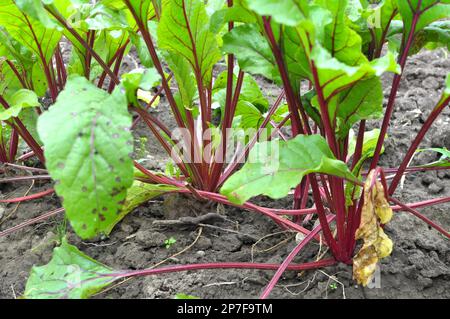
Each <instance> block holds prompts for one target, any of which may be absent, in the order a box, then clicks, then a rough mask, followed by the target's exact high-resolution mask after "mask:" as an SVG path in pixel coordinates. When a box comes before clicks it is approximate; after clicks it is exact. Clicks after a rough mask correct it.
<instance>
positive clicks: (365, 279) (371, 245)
mask: <svg viewBox="0 0 450 319" xmlns="http://www.w3.org/2000/svg"><path fill="white" fill-rule="evenodd" d="M373 175H374V171H371V172H370V173H369V175H368V176H367V180H366V183H365V185H364V205H363V208H362V211H361V223H360V226H359V228H358V229H357V231H356V234H355V238H356V239H362V240H363V241H364V244H363V246H362V248H361V249H360V250H359V252H358V253H357V254H356V255H355V257H353V278H354V279H355V280H356V281H357V282H358V283H359V284H362V285H363V286H367V284H369V282H370V280H371V279H372V276H373V274H374V272H375V269H376V266H377V263H378V261H379V260H380V259H381V258H384V257H387V256H389V255H390V254H391V252H392V246H393V245H392V241H391V240H390V239H389V237H388V236H387V235H386V234H385V233H384V231H383V228H381V226H380V225H381V224H386V223H387V222H389V221H390V220H391V218H392V209H391V208H390V206H389V202H388V201H387V199H386V195H385V193H384V188H383V185H382V184H381V183H380V182H379V181H378V180H377V181H375V183H374V184H373V183H372V181H373Z"/></svg>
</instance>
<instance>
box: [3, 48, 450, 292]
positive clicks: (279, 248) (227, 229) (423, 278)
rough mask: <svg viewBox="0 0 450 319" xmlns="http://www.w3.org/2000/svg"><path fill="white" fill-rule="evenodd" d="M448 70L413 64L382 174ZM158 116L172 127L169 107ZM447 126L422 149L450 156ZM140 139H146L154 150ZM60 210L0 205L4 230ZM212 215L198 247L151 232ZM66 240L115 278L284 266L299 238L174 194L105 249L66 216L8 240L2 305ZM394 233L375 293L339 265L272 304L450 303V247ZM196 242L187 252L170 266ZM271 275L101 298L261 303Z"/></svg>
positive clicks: (314, 248)
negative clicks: (156, 268)
mask: <svg viewBox="0 0 450 319" xmlns="http://www.w3.org/2000/svg"><path fill="white" fill-rule="evenodd" d="M448 70H450V59H448V58H447V52H444V51H436V52H421V53H420V54H418V55H417V56H415V57H414V58H412V59H411V60H410V62H409V63H408V66H407V71H406V73H405V75H404V79H403V84H402V86H401V89H400V91H399V96H398V100H397V104H396V112H395V114H394V117H393V123H392V125H391V127H390V130H389V138H388V140H387V142H386V151H385V153H384V155H383V156H382V162H381V163H382V165H383V167H393V166H395V165H397V164H398V163H399V161H400V159H401V156H400V155H399V154H402V153H405V152H406V150H407V148H408V146H409V144H410V141H411V140H412V138H413V136H414V135H415V134H416V132H417V131H418V130H419V128H420V126H421V124H422V123H423V121H424V119H425V118H426V116H427V114H428V113H429V112H430V110H431V109H432V108H433V106H434V105H435V103H436V101H437V100H438V99H439V96H440V92H441V91H442V88H443V83H444V78H445V76H446V74H447V73H448ZM389 80H390V76H386V79H385V80H384V81H385V84H386V86H385V87H386V89H385V95H386V97H387V95H388V94H389V90H388V89H387V88H388V83H389ZM260 82H261V84H262V85H263V86H264V92H265V93H266V92H269V94H271V97H270V98H271V99H273V97H274V96H276V93H277V89H276V88H275V87H274V86H273V85H271V84H270V83H266V82H263V81H260ZM153 112H154V113H155V115H157V116H158V117H159V118H160V119H161V120H163V121H165V122H166V123H168V124H169V125H171V127H172V128H173V127H174V123H173V121H172V122H171V121H170V118H171V116H170V114H169V112H168V109H167V104H166V103H164V99H162V102H161V104H160V106H159V107H158V108H157V109H155V110H153ZM449 122H450V110H449V109H447V110H445V111H444V113H443V115H442V116H441V117H440V118H439V119H438V120H437V121H436V123H435V125H434V126H433V128H432V130H431V131H430V132H429V134H428V136H427V138H426V139H425V141H424V142H423V144H422V147H431V146H432V147H443V146H445V147H447V148H450V125H448V124H449ZM368 126H369V128H374V127H378V126H379V123H378V122H376V121H373V122H371V123H369V124H368ZM136 132H137V133H136V156H138V157H139V158H143V162H144V164H145V165H146V166H148V167H152V168H154V169H163V167H164V163H165V159H166V156H165V154H164V153H163V152H162V151H161V150H160V148H158V147H157V142H156V140H155V139H154V138H153V137H152V136H150V134H149V133H147V131H146V130H145V127H144V126H142V124H141V125H140V126H138V128H137V129H136ZM143 132H146V133H145V134H144V133H143ZM141 136H147V139H148V140H147V142H145V141H143V140H142V138H141ZM144 144H146V145H145V146H144ZM433 160H436V154H433V153H428V152H424V153H420V154H419V155H418V156H417V157H416V158H415V163H427V162H431V161H433ZM16 173H17V172H15V174H16ZM11 174H13V173H11ZM449 179H450V172H445V171H441V172H428V173H415V174H411V175H408V176H407V178H406V180H405V182H404V186H403V188H402V189H399V190H398V191H397V193H396V194H395V196H396V197H397V198H399V199H401V200H402V201H404V202H415V201H419V200H422V199H429V198H433V197H441V196H450V187H448V185H449ZM49 187H51V185H50V184H49V183H46V182H44V181H40V182H39V181H36V182H35V184H34V185H33V188H32V193H35V192H39V191H43V190H45V189H47V188H49ZM29 188H30V184H29V183H24V182H22V183H14V184H0V191H1V194H0V196H1V197H4V198H13V197H17V196H23V195H24V194H25V193H26V192H27V190H28V189H29ZM181 201H182V202H181ZM255 202H257V203H258V204H260V205H266V206H270V207H290V205H291V199H290V198H286V199H284V200H281V201H276V202H275V201H272V200H269V199H267V198H264V197H260V198H257V199H255ZM59 205H60V203H59V201H58V199H57V198H56V196H52V197H46V198H45V199H43V200H36V201H32V202H26V203H22V204H20V206H19V207H16V206H17V205H16V204H11V205H4V206H1V207H0V223H1V224H0V231H1V230H5V229H7V228H9V227H12V226H14V225H17V224H19V223H21V222H23V221H25V220H28V219H30V218H33V217H36V216H38V215H40V214H41V213H43V212H47V211H50V210H52V209H55V208H57V207H60V206H59ZM421 211H422V212H423V213H424V214H425V215H426V216H427V217H429V218H431V219H432V220H434V221H436V222H437V223H439V224H440V225H442V226H443V227H444V228H446V229H449V228H450V214H449V211H450V204H447V205H445V204H444V205H440V206H435V207H431V208H426V209H422V210H421ZM205 213H219V214H221V215H222V216H224V219H223V220H221V221H219V222H218V221H214V222H212V223H211V224H212V225H213V226H216V228H211V227H203V228H202V233H201V236H200V237H199V238H198V239H197V240H196V238H197V235H198V232H199V229H198V228H196V227H179V226H174V227H164V228H163V227H158V226H155V225H154V224H153V222H154V221H158V220H164V219H167V218H169V217H170V218H176V217H177V216H182V215H186V214H189V215H200V214H205ZM217 227H219V228H220V229H219V228H217ZM66 231H67V233H68V238H69V241H70V242H71V243H73V244H74V245H76V246H77V247H79V248H80V249H81V250H82V251H84V252H85V253H86V254H88V255H89V256H92V257H93V258H95V259H98V260H99V261H101V262H103V263H105V264H107V265H108V266H111V267H114V268H116V269H142V268H148V267H151V266H152V265H155V264H157V263H159V262H160V261H162V260H165V259H167V258H169V259H168V260H167V261H166V262H165V265H169V264H185V263H200V262H202V263H203V262H216V261H236V262H238V261H240V262H250V261H252V260H253V261H256V262H268V263H280V262H282V260H283V258H285V257H286V256H287V254H288V253H289V252H290V251H291V250H292V249H293V247H294V246H295V235H294V234H292V233H286V232H280V231H281V230H280V228H279V227H278V226H277V225H276V224H274V223H273V222H272V221H271V220H269V219H268V218H266V217H263V216H261V215H258V214H256V213H253V212H247V211H242V210H239V209H235V208H230V207H224V206H217V205H211V204H209V203H199V202H197V201H195V200H193V199H192V198H187V199H186V198H185V199H183V198H180V197H179V196H173V195H171V196H166V197H165V198H158V199H155V200H153V201H150V202H149V203H147V204H146V205H144V206H142V207H139V208H138V209H136V210H135V211H134V212H133V213H131V214H129V215H128V216H127V217H126V218H125V219H124V220H123V221H122V222H121V223H120V224H119V225H118V226H117V227H116V229H115V230H114V231H113V233H112V234H111V236H110V237H109V238H107V239H104V240H101V241H95V242H83V241H81V240H80V239H79V238H78V237H77V236H76V235H74V234H73V232H72V230H71V229H70V226H66V225H65V223H64V220H63V218H62V216H57V217H55V218H51V219H49V220H47V221H46V222H44V223H41V224H36V225H33V226H30V227H27V228H25V229H22V230H20V231H17V232H15V233H13V234H11V235H9V236H6V237H2V238H0V298H15V297H18V296H20V295H21V293H22V292H23V291H24V286H25V282H26V279H27V277H28V274H29V271H30V269H31V267H32V266H33V265H42V264H45V263H47V262H48V261H49V260H50V258H51V253H52V249H53V247H55V245H56V244H57V242H58V240H59V239H60V236H61V235H62V234H64V233H65V232H66ZM386 233H387V234H388V236H389V237H390V238H392V240H393V241H394V251H393V253H392V255H391V256H390V257H388V258H386V259H384V260H383V261H382V263H381V266H380V269H379V271H378V272H377V275H376V280H375V283H374V285H373V286H374V287H372V288H362V287H360V286H357V285H356V284H355V282H354V281H353V280H352V272H351V267H350V266H346V265H337V266H333V267H328V268H324V269H321V270H317V271H308V272H304V273H296V272H286V273H285V274H284V276H283V278H282V280H281V281H280V282H279V284H278V285H277V287H276V288H275V289H274V290H273V292H272V294H271V297H273V298H450V242H449V241H448V240H447V239H445V238H444V237H443V236H442V235H440V234H439V233H438V232H437V231H435V230H434V229H431V228H430V227H428V226H427V225H426V224H425V223H423V222H422V221H420V220H419V219H417V218H416V217H414V216H412V215H410V214H408V213H402V212H399V213H396V214H395V216H394V218H393V220H392V222H391V223H389V224H388V225H387V226H386ZM171 237H173V238H174V239H176V242H175V243H174V244H173V245H171V246H170V247H169V248H166V247H165V245H164V241H165V240H166V239H168V238H171ZM261 238H263V239H262V240H260V239H261ZM195 240H196V242H195V244H194V245H193V246H192V247H191V248H190V249H189V250H187V251H186V252H184V253H182V254H180V255H179V256H177V257H175V258H170V257H171V256H172V255H174V254H175V253H177V252H179V251H181V250H183V249H184V248H185V247H187V246H189V245H190V244H191V243H193V242H194V241H195ZM323 249H324V247H320V245H319V244H317V243H313V244H310V245H309V246H308V247H307V249H305V250H304V251H303V252H302V253H301V254H300V255H299V256H298V258H297V259H296V261H297V262H302V261H310V260H313V259H314V258H316V257H317V256H318V255H319V251H323ZM272 275H273V272H269V271H255V270H231V269H230V270H203V271H193V272H188V273H173V274H167V275H159V276H151V277H145V278H137V279H132V280H129V281H127V282H125V283H122V284H120V285H118V286H116V287H113V288H112V289H108V290H107V291H104V292H102V293H100V294H99V295H97V296H95V297H94V298H173V297H174V296H175V295H176V294H177V293H184V294H190V295H193V296H197V297H200V298H256V297H258V296H259V294H260V293H261V291H262V289H263V288H264V287H265V285H266V284H267V283H268V281H269V280H270V279H271V276H272Z"/></svg>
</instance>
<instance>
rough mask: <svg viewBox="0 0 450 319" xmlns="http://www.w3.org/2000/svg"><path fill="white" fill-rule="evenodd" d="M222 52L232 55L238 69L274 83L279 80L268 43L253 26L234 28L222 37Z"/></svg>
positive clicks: (246, 25)
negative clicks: (237, 64) (258, 75)
mask: <svg viewBox="0 0 450 319" xmlns="http://www.w3.org/2000/svg"><path fill="white" fill-rule="evenodd" d="M222 49H223V51H224V52H225V53H232V54H234V55H235V56H236V58H237V59H238V61H239V67H240V68H241V69H242V70H244V71H246V72H248V73H251V74H260V75H262V76H264V77H266V78H268V79H270V80H273V81H275V82H278V83H279V82H280V81H281V78H280V75H279V73H278V68H277V65H276V62H275V58H274V56H273V54H272V50H271V49H270V46H269V43H267V40H266V39H265V38H264V36H263V35H262V34H261V33H260V32H259V29H258V27H257V26H256V25H254V24H245V25H241V26H237V27H235V28H234V29H233V30H232V31H231V32H229V33H227V34H226V35H225V36H224V37H223V47H222Z"/></svg>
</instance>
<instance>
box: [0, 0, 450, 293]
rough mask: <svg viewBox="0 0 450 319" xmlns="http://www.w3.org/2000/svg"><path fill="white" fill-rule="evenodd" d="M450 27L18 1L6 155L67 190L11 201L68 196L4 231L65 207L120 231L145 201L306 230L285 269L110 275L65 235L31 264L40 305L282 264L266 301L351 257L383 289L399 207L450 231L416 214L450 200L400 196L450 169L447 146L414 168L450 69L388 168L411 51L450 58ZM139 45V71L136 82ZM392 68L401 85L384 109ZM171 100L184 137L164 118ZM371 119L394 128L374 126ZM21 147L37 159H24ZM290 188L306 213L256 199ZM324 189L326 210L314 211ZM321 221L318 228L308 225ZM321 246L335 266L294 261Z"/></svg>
mask: <svg viewBox="0 0 450 319" xmlns="http://www.w3.org/2000/svg"><path fill="white" fill-rule="evenodd" d="M449 18H450V1H448V0H441V1H438V0H405V1H400V0H399V1H396V0H382V1H368V0H334V1H325V0H281V1H280V0H277V1H275V0H273V1H272V0H228V1H221V0H211V1H202V0H100V1H89V0H45V1H40V0H37V1H34V0H4V1H2V3H1V4H0V37H1V45H0V52H1V54H0V56H1V60H0V74H1V76H2V80H1V82H0V103H1V105H2V106H3V109H2V110H1V112H0V120H1V121H2V125H1V131H0V134H1V139H0V161H2V162H3V163H6V164H5V165H10V166H14V167H16V168H20V169H25V170H30V169H31V170H32V168H30V167H27V166H24V165H19V164H18V163H17V162H19V163H20V162H25V163H30V161H31V160H32V159H34V158H35V159H37V161H38V162H39V163H40V164H35V166H36V165H41V166H42V167H45V171H44V173H43V174H44V175H34V176H33V177H31V178H34V179H37V178H41V179H46V178H49V177H51V179H52V180H53V181H54V189H51V190H48V191H45V192H43V193H38V194H34V195H30V196H26V197H23V198H16V199H10V200H2V202H20V201H26V200H32V199H36V198H40V197H43V196H47V195H49V194H51V193H53V192H56V194H57V195H58V196H59V198H60V200H61V203H62V206H63V207H62V208H61V209H57V210H55V211H52V212H48V213H44V214H43V215H42V216H40V217H38V218H35V219H33V220H30V221H27V222H25V223H23V224H20V225H17V226H15V227H13V228H11V229H7V230H4V231H3V232H1V233H0V236H6V235H8V234H10V233H12V232H13V231H16V230H18V229H21V228H23V227H25V226H27V225H30V224H32V223H36V222H40V221H42V220H44V219H46V218H49V217H51V216H54V215H56V214H60V213H62V212H65V216H66V217H67V219H68V220H69V222H70V224H71V227H72V229H73V231H74V232H75V233H76V234H77V235H78V236H80V237H81V238H83V239H92V238H96V237H98V236H108V235H109V234H110V233H111V231H113V229H114V226H115V225H116V224H117V223H118V222H120V220H122V219H123V218H124V216H126V215H127V214H129V213H130V212H131V211H132V210H133V209H135V208H136V207H138V206H139V205H141V204H143V203H146V202H147V201H149V200H150V199H151V198H153V197H156V196H160V195H163V194H166V193H180V194H187V195H191V196H194V197H195V198H197V199H198V200H199V201H212V202H215V203H220V204H225V205H232V206H235V207H239V208H241V209H243V210H245V211H249V212H254V213H259V214H263V215H265V216H267V217H269V218H271V219H272V220H273V221H274V222H276V223H277V224H278V225H279V226H280V227H281V228H283V229H287V230H291V231H294V232H298V233H301V234H303V239H302V240H301V241H300V243H299V244H298V245H297V246H296V247H295V248H294V249H293V250H292V252H291V253H290V254H289V255H288V256H287V257H286V259H285V260H284V262H283V263H282V264H279V265H278V264H266V263H262V264H261V263H236V262H232V261H230V262H221V263H210V264H190V265H176V266H168V267H165V268H156V269H150V270H147V269H144V270H137V271H123V270H120V271H119V270H114V269H111V268H109V267H107V266H105V265H103V264H100V263H98V262H97V261H95V260H92V259H91V258H89V257H87V256H86V255H84V254H83V253H82V252H80V251H79V250H78V249H77V248H76V247H74V246H72V245H70V244H69V243H68V242H67V241H66V240H63V242H62V243H61V246H60V247H57V248H55V250H54V255H53V258H52V260H51V261H50V263H49V264H47V265H45V266H40V267H33V269H32V271H31V274H30V277H29V280H28V283H27V286H26V290H25V292H24V297H25V298H57V297H60V298H61V297H69V298H84V297H89V296H91V295H92V294H94V293H96V292H98V291H99V290H101V289H103V288H104V287H106V286H108V285H110V284H111V283H113V282H115V281H117V280H119V279H121V278H125V277H131V276H143V275H156V274H162V273H167V272H175V271H187V270H195V269H211V268H246V269H266V270H275V274H274V276H273V278H272V280H271V281H270V283H269V284H268V285H267V287H266V288H265V289H264V291H263V292H262V295H261V297H262V298H266V297H268V296H269V294H270V292H271V290H272V289H273V287H274V286H275V285H276V283H277V282H278V280H279V279H280V277H281V276H282V274H283V273H284V272H285V271H287V270H296V271H299V270H307V269H315V268H320V267H325V266H330V265H333V264H336V263H339V262H341V263H346V264H352V265H353V276H354V279H355V280H356V281H357V282H358V283H359V284H362V285H367V284H368V283H369V281H370V279H371V277H372V275H373V273H374V271H375V267H376V265H377V263H378V262H379V260H380V259H381V258H384V257H386V256H388V255H390V253H391V251H392V247H393V243H392V241H391V240H390V239H389V238H388V236H387V235H386V234H385V233H384V231H383V225H384V224H386V223H388V222H389V221H390V219H391V218H392V215H393V211H398V210H401V211H407V212H410V213H412V214H414V215H415V216H417V217H419V218H421V219H422V220H424V221H425V222H426V223H428V224H429V225H430V226H432V227H433V228H435V229H436V230H438V231H439V232H440V233H442V235H443V236H446V237H447V238H450V235H449V233H448V231H446V230H445V229H443V228H442V227H441V226H439V225H437V224H436V223H434V222H433V221H431V220H429V219H428V218H427V217H425V216H424V215H422V214H420V212H418V211H417V209H418V208H420V207H425V206H430V205H433V204H439V203H445V202H449V201H450V198H435V199H432V200H428V201H425V202H418V203H412V204H404V203H402V202H401V201H399V200H398V199H396V198H395V197H394V193H395V191H396V189H397V188H398V185H399V182H400V181H401V179H402V178H403V177H404V175H405V174H406V173H411V172H418V171H425V170H439V169H447V168H448V166H449V161H448V155H449V154H448V151H446V150H445V149H435V150H433V151H436V152H439V153H440V154H442V158H441V160H439V161H437V162H434V163H430V164H428V165H422V166H411V165H410V163H411V160H412V159H413V157H414V155H415V154H416V152H417V151H418V148H419V146H420V143H421V142H422V140H423V138H424V136H425V135H426V133H427V131H428V130H429V129H430V127H431V126H432V125H433V122H434V121H435V119H436V118H437V117H438V116H439V115H440V114H441V112H442V111H443V110H444V109H445V108H446V107H447V106H448V104H449V102H450V77H448V78H447V81H446V83H444V84H443V86H444V90H443V92H442V97H441V99H440V100H439V101H438V102H437V104H436V106H435V107H434V109H432V110H430V111H429V114H428V118H427V119H426V120H425V122H424V123H423V126H422V128H421V130H420V131H419V132H418V133H417V135H416V136H415V137H414V138H413V140H412V142H411V145H410V147H409V149H408V152H407V153H406V154H404V155H402V156H403V158H402V161H401V164H400V165H399V166H398V167H396V168H382V167H380V166H379V160H380V156H381V154H382V153H383V152H384V148H383V144H384V141H385V139H386V137H387V131H388V128H389V124H390V121H391V118H392V114H393V112H394V111H395V102H396V97H397V93H398V90H399V86H400V83H401V80H402V74H403V73H404V69H405V67H406V63H407V60H408V57H410V56H411V55H413V54H416V53H417V52H419V51H420V50H421V49H422V48H427V49H436V48H438V47H446V48H448V47H449V45H450V41H449V39H450V33H449V32H450V20H449ZM68 51H70V52H69V53H70V55H69V56H68V55H67V54H66V53H67V52H68ZM130 51H132V52H135V53H136V54H137V57H138V60H139V67H138V68H136V69H134V70H132V71H130V72H126V71H124V70H123V67H122V64H123V63H122V62H123V59H124V57H126V56H127V55H128V54H130ZM386 73H392V74H393V76H392V82H391V83H390V87H389V88H388V89H390V95H389V97H388V99H387V102H386V105H385V107H383V85H382V81H381V77H382V76H383V75H384V74H386ZM261 78H264V79H266V80H267V81H270V82H272V83H274V84H276V85H277V86H279V87H280V88H281V89H282V90H281V94H280V95H279V96H278V97H277V98H276V99H275V101H273V102H271V101H269V100H268V98H267V97H266V96H265V95H264V93H263V92H262V90H261V88H260V85H259V83H260V82H258V81H257V79H261ZM259 81H261V80H259ZM384 89H386V87H385V88H384ZM161 97H164V101H165V102H166V103H167V104H168V106H169V108H170V111H171V116H173V119H174V122H175V123H176V125H177V127H178V130H177V131H179V132H181V133H180V134H178V135H176V134H172V133H173V132H172V131H171V130H170V129H169V126H168V125H167V124H166V123H163V122H162V121H161V120H159V119H158V118H156V117H155V115H154V113H152V112H151V111H149V110H151V108H153V107H157V104H158V103H159V102H160V98H161ZM369 120H379V121H380V123H381V124H380V128H379V129H375V130H372V131H368V130H366V121H369ZM138 121H143V122H144V123H145V125H146V127H147V128H148V129H149V130H150V131H151V132H152V133H153V135H154V136H155V137H156V139H157V140H158V142H159V143H160V145H161V147H162V148H163V149H164V150H165V151H166V152H167V154H168V159H170V162H169V163H168V165H167V167H168V168H167V169H166V171H165V172H157V171H152V170H149V169H147V168H145V166H144V165H143V163H142V162H141V161H140V160H139V159H133V144H134V142H133V129H134V128H135V127H136V124H137V123H138ZM247 131H252V132H253V134H250V135H245V134H242V132H247ZM235 141H237V145H238V147H236V148H233V147H232V146H233V145H234V144H233V143H235ZM23 144H25V145H26V146H27V148H28V149H30V152H29V153H26V154H23V155H21V156H20V157H17V155H18V150H19V149H21V147H22V145H23ZM399 156H401V155H400V154H399ZM243 162H245V164H244V165H241V164H242V163H243ZM15 163H16V164H15ZM34 163H36V161H35V162H34ZM42 171H43V170H42V169H41V170H40V172H42ZM47 173H48V175H47ZM385 173H389V174H390V176H388V177H386V176H385ZM23 179H24V178H23V177H17V178H16V179H14V178H10V179H9V180H23ZM267 185H270V187H267ZM290 193H293V194H294V196H293V198H294V202H293V205H292V207H291V208H288V207H286V208H285V209H272V208H267V207H261V206H258V205H256V204H255V203H254V202H252V201H251V200H252V198H254V197H256V196H259V195H265V196H268V197H270V198H273V199H280V198H283V197H286V196H287V195H288V194H290ZM310 193H311V194H312V200H313V203H314V205H313V206H312V207H307V205H308V199H309V194H310ZM315 219H317V220H318V221H319V223H318V226H316V227H314V228H313V229H309V227H307V226H305V225H306V224H307V223H306V222H307V221H310V220H315ZM321 238H323V239H324V241H325V244H326V246H327V248H328V250H329V256H330V257H329V258H327V259H322V260H319V261H312V262H307V263H304V264H295V263H292V261H293V260H294V258H295V257H296V256H297V255H298V254H299V253H300V252H301V251H302V249H303V248H304V247H305V246H306V245H307V244H308V243H309V242H311V241H317V240H321ZM358 242H361V245H359V246H358V245H357V243H358ZM357 248H358V249H357ZM355 250H357V251H355Z"/></svg>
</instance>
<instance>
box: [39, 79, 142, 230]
mask: <svg viewBox="0 0 450 319" xmlns="http://www.w3.org/2000/svg"><path fill="white" fill-rule="evenodd" d="M127 106H128V103H127V100H126V97H125V95H124V94H122V93H121V92H120V89H118V90H116V91H114V92H113V94H112V95H109V94H108V93H106V92H104V91H103V90H100V89H98V88H97V87H95V86H94V85H93V84H91V83H90V82H89V81H88V80H86V79H85V78H82V77H72V78H69V80H68V81H67V84H66V88H65V90H64V91H62V92H61V93H60V95H59V97H58V100H57V102H56V103H55V104H54V105H53V106H52V107H50V110H49V111H48V112H46V113H44V114H42V115H41V116H40V118H39V121H38V132H39V135H40V137H41V139H42V141H43V142H44V145H45V157H46V159H47V163H46V164H47V169H48V170H49V172H50V175H51V176H52V178H53V179H54V180H55V181H56V185H55V190H56V192H57V194H58V195H59V196H61V199H62V201H63V205H64V208H65V209H66V213H67V217H68V219H69V220H70V222H71V224H72V227H73V229H74V230H75V232H76V233H77V234H78V235H79V236H80V237H82V238H92V237H94V236H96V235H97V234H100V233H105V232H106V231H107V230H109V229H110V227H111V226H110V225H111V223H115V221H116V218H117V215H119V214H120V213H121V208H122V205H123V201H124V200H125V197H126V193H127V192H126V190H127V188H128V187H130V186H131V184H132V182H133V163H132V161H131V158H130V154H131V152H132V151H133V137H132V135H131V132H130V130H129V127H130V125H131V116H130V114H129V113H128V111H127ZM56 132H57V133H56Z"/></svg>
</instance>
